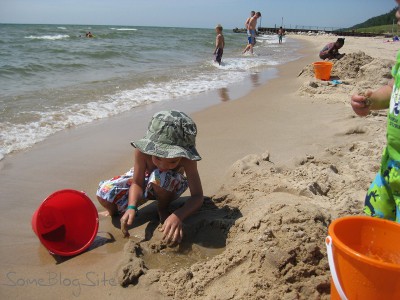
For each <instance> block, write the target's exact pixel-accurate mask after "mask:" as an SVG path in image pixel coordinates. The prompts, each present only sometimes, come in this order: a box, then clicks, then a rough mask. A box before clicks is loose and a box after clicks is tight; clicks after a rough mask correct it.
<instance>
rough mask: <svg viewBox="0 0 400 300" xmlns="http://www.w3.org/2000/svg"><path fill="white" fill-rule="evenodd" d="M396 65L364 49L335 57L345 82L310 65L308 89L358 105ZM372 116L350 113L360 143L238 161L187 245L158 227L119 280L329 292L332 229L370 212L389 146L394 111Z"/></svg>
mask: <svg viewBox="0 0 400 300" xmlns="http://www.w3.org/2000/svg"><path fill="white" fill-rule="evenodd" d="M389 65H391V62H390V61H379V60H375V59H373V58H371V57H369V56H368V55H365V54H364V53H362V52H359V53H354V54H349V55H346V57H344V58H343V59H342V60H339V61H335V65H334V71H333V76H335V77H336V78H337V79H338V80H340V81H341V82H342V83H340V84H337V85H334V84H333V83H331V82H323V81H320V80H313V79H311V80H310V79H309V78H312V77H313V71H312V65H308V66H307V67H306V68H305V69H304V70H303V71H302V73H301V75H300V77H302V78H304V79H305V80H306V82H305V83H304V84H303V85H302V86H301V87H300V89H299V90H298V93H299V94H300V95H302V94H303V95H306V96H308V97H309V98H310V101H316V100H318V101H320V100H323V101H327V102H329V101H342V102H343V103H348V102H349V98H350V94H351V91H353V92H354V91H357V90H358V89H374V88H376V87H377V86H379V85H380V84H382V83H386V82H387V81H388V78H389V76H390V68H389ZM371 74H372V75H371ZM310 96H311V97H310ZM347 105H348V104H347ZM349 110H350V108H349ZM351 118H354V116H351ZM366 120H367V121H368V122H364V125H363V126H360V127H358V126H355V125H354V122H349V121H348V120H346V118H344V119H343V120H340V121H341V122H342V124H340V126H341V128H343V131H342V132H341V133H340V134H338V136H337V138H338V139H341V138H343V139H344V137H345V136H348V135H359V136H360V139H357V138H356V139H353V140H359V141H357V142H351V143H349V144H343V145H341V146H336V147H330V148H327V149H325V151H323V152H322V153H316V154H309V155H306V156H305V157H299V158H294V161H295V164H293V163H291V164H290V165H289V164H282V163H281V164H278V163H275V162H274V160H273V158H271V157H270V155H269V153H268V151H266V152H265V153H263V154H252V155H248V156H246V157H244V158H243V159H241V160H238V161H237V162H235V163H234V164H233V165H232V166H231V168H230V170H229V172H228V176H227V178H226V179H225V181H224V185H223V186H222V187H221V188H220V189H219V190H218V192H217V193H216V194H215V195H214V196H212V197H211V198H209V199H206V201H205V204H204V205H203V207H202V209H201V210H200V212H199V213H198V214H196V215H195V216H193V218H191V219H190V222H189V223H188V224H185V227H184V235H185V240H184V242H183V244H181V245H180V246H179V247H175V248H169V247H167V246H166V245H165V244H163V242H162V240H161V235H160V234H159V233H157V230H155V228H153V229H152V230H151V232H153V234H152V235H151V236H147V237H145V238H143V239H141V240H137V239H132V238H131V239H130V240H129V241H128V242H127V244H126V246H125V250H124V257H123V259H122V261H121V262H120V265H119V267H118V269H117V271H116V272H117V278H118V281H119V283H120V284H121V285H122V286H130V285H135V286H139V287H143V288H146V289H151V290H157V291H158V292H159V293H160V295H161V297H165V298H168V297H170V298H172V299H329V298H330V272H329V266H328V261H327V256H326V249H325V243H324V242H325V237H326V235H327V231H328V226H329V224H330V222H331V221H332V220H333V219H335V218H337V217H341V216H345V215H362V214H363V213H362V207H363V202H364V196H365V193H366V191H367V189H368V187H369V184H370V182H371V180H372V179H373V177H374V176H375V174H376V172H377V171H378V168H379V161H380V155H381V150H382V145H384V144H385V134H384V131H385V125H384V124H385V123H384V122H385V120H386V115H385V113H379V114H374V115H370V116H368V117H367V119H366ZM333 126H338V125H337V124H336V125H335V124H333ZM364 135H368V136H374V138H373V139H372V138H367V139H363V138H361V137H362V136H364ZM177 205H179V204H177ZM154 226H155V227H156V226H157V224H154ZM205 249H208V250H205ZM210 249H214V250H215V251H214V250H210ZM182 259H183V260H184V261H182ZM154 262H156V263H154Z"/></svg>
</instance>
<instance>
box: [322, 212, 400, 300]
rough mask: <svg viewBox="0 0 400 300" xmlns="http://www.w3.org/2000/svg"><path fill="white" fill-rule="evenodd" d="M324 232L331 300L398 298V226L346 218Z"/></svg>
mask: <svg viewBox="0 0 400 300" xmlns="http://www.w3.org/2000/svg"><path fill="white" fill-rule="evenodd" d="M328 232H329V236H328V237H327V238H326V241H325V243H326V247H327V254H328V261H329V268H330V270H331V275H332V280H331V299H342V300H344V299H363V300H372V299H385V300H388V299H400V224H398V223H395V222H392V221H388V220H384V219H379V218H373V217H368V216H350V217H343V218H339V219H336V220H334V221H333V222H332V223H331V224H330V226H329V229H328ZM332 281H333V282H332Z"/></svg>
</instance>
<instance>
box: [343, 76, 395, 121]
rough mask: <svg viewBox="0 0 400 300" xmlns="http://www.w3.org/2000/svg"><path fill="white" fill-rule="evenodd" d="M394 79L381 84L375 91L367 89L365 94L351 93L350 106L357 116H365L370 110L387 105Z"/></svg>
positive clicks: (383, 107)
mask: <svg viewBox="0 0 400 300" xmlns="http://www.w3.org/2000/svg"><path fill="white" fill-rule="evenodd" d="M393 84H394V80H393V79H392V80H391V81H390V82H389V83H388V84H387V85H384V86H382V87H381V88H379V89H377V90H376V91H373V92H372V91H367V92H366V93H365V96H362V95H353V96H352V97H351V107H352V108H353V110H354V112H355V113H356V114H357V115H359V116H362V117H364V116H366V115H368V114H369V112H370V111H371V110H379V109H385V108H388V107H389V102H390V96H391V93H392V89H393Z"/></svg>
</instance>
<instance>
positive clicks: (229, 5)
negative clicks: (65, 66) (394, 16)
mask: <svg viewBox="0 0 400 300" xmlns="http://www.w3.org/2000/svg"><path fill="white" fill-rule="evenodd" d="M395 6H396V3H395V1H394V0H335V1H321V0H140V1H137V0H0V23H20V24H79V25H83V24H84V25H86V24H87V25H122V26H161V27H189V28H214V27H215V26H216V24H218V23H220V24H222V26H223V27H224V28H230V29H232V28H236V27H237V28H243V27H244V22H245V20H246V18H247V17H248V16H249V13H250V11H252V10H255V11H260V12H261V14H262V17H261V20H260V21H259V23H258V26H260V25H261V26H262V27H275V26H278V27H279V26H281V25H283V27H286V28H296V26H297V28H303V27H304V28H307V27H310V26H313V27H318V28H321V29H322V28H326V29H327V30H329V28H343V27H350V26H353V25H356V24H359V23H362V22H364V21H366V20H367V19H369V18H371V17H375V16H378V15H381V14H384V13H387V12H389V11H390V10H391V9H392V8H394V7H395Z"/></svg>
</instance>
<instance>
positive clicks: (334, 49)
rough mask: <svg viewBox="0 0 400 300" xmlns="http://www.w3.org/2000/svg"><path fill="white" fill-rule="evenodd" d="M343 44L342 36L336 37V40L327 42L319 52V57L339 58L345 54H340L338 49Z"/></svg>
mask: <svg viewBox="0 0 400 300" xmlns="http://www.w3.org/2000/svg"><path fill="white" fill-rule="evenodd" d="M343 45H344V38H338V39H337V41H336V42H334V43H329V44H327V45H326V46H325V47H324V48H323V49H322V50H321V51H320V52H319V57H320V58H321V59H341V58H342V57H343V56H344V55H345V54H340V53H339V49H340V48H342V47H343Z"/></svg>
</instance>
